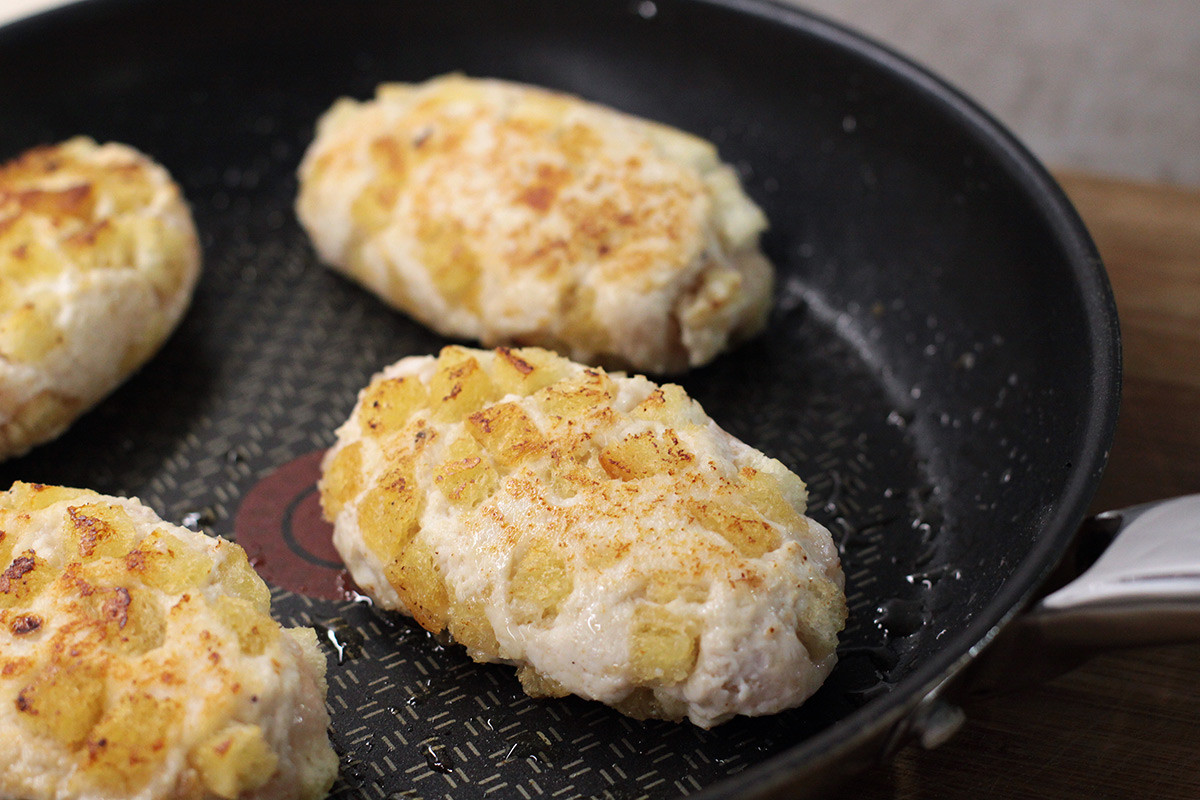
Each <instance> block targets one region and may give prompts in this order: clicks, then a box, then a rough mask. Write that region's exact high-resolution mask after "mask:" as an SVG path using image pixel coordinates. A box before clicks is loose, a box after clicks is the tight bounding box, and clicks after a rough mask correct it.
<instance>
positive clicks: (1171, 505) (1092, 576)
mask: <svg viewBox="0 0 1200 800" xmlns="http://www.w3.org/2000/svg"><path fill="white" fill-rule="evenodd" d="M1081 563H1082V564H1083V565H1086V568H1081V566H1080V565H1081ZM1058 581H1059V585H1058V586H1056V587H1054V588H1053V589H1052V591H1050V592H1049V593H1047V594H1045V595H1044V596H1043V597H1042V598H1041V599H1040V600H1038V601H1036V602H1035V603H1033V604H1032V605H1031V606H1030V607H1029V608H1028V609H1026V610H1025V611H1024V612H1023V613H1020V614H1018V615H1017V616H1016V617H1015V618H1014V619H1013V620H1011V621H1010V622H1009V623H1008V624H1007V625H1004V626H1002V627H1001V628H999V629H998V631H996V632H995V635H994V637H993V638H992V639H991V641H990V642H989V644H988V645H987V647H986V648H985V649H984V652H982V653H981V654H980V658H978V659H976V660H975V661H974V662H973V663H972V664H971V666H970V667H969V668H968V669H967V670H965V673H964V675H963V676H962V677H963V678H964V680H963V681H962V682H961V683H960V684H959V685H958V687H957V691H955V692H953V694H954V695H955V696H956V697H959V698H964V699H965V698H967V697H969V698H980V697H987V696H990V695H996V694H1006V693H1009V692H1012V691H1014V690H1020V689H1023V688H1026V687H1029V686H1032V685H1035V684H1040V683H1044V682H1046V681H1048V680H1050V679H1052V678H1055V677H1057V676H1058V675H1061V674H1062V673H1064V672H1067V671H1069V670H1071V669H1074V668H1075V667H1077V666H1079V665H1080V664H1082V663H1083V662H1084V661H1086V660H1087V659H1089V658H1090V657H1092V656H1094V655H1097V654H1098V653H1102V652H1105V651H1111V650H1118V649H1121V648H1125V647H1141V646H1149V645H1164V644H1179V643H1183V642H1196V641H1200V494H1197V495H1187V496H1184V497H1176V498H1172V499H1170V500H1162V501H1158V502H1154V503H1146V504H1145V505H1140V506H1133V507H1131V508H1125V509H1121V510H1119V511H1108V512H1105V513H1103V514H1099V515H1097V516H1095V517H1093V518H1091V519H1089V520H1088V521H1087V522H1085V523H1084V526H1083V528H1082V530H1081V531H1080V534H1079V537H1078V538H1077V540H1076V543H1075V552H1074V553H1072V554H1069V555H1068V558H1067V559H1066V560H1065V561H1064V563H1063V564H1062V565H1061V567H1060V573H1059V576H1058Z"/></svg>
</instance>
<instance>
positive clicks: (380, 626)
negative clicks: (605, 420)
mask: <svg viewBox="0 0 1200 800" xmlns="http://www.w3.org/2000/svg"><path fill="white" fill-rule="evenodd" d="M454 70H457V71H462V72H465V73H467V74H471V75H477V76H495V77H501V78H508V79H513V80H520V81H526V82H530V83H536V84H540V85H544V86H549V87H552V88H556V89H562V90H566V91H570V92H574V93H577V94H580V95H582V96H584V97H587V98H589V99H592V100H596V101H599V102H602V103H607V104H609V105H612V106H615V107H617V108H621V109H623V110H626V111H629V112H632V113H635V114H641V115H643V116H647V117H650V118H654V119H658V120H662V121H665V122H668V123H671V124H674V125H677V126H679V127H681V128H684V129H686V130H689V131H692V132H695V133H697V134H700V135H702V136H705V137H707V138H710V139H712V140H714V141H715V142H716V143H717V145H718V146H719V148H720V150H721V153H722V155H723V157H724V158H725V159H726V160H728V161H730V162H732V163H734V164H735V165H737V167H738V169H739V170H740V172H741V173H742V176H743V178H744V180H745V184H746V186H747V189H748V191H749V193H750V194H751V195H752V196H753V197H754V198H755V199H756V200H757V201H758V202H759V203H760V204H761V205H762V206H763V208H764V209H765V211H766V213H767V215H768V217H769V218H770V220H771V224H772V227H771V230H770V232H769V233H768V234H767V235H766V237H765V239H764V247H765V250H766V251H767V253H768V255H769V256H770V257H771V258H772V259H773V261H774V262H775V263H776V264H777V266H778V269H779V281H778V287H777V293H776V295H777V296H776V298H775V307H774V313H773V316H772V318H771V322H770V325H769V327H768V330H767V331H766V332H765V333H764V334H763V335H762V336H761V337H759V338H758V339H756V340H755V341H753V342H750V343H748V344H746V345H745V346H743V347H741V348H739V349H738V350H737V351H736V352H734V353H731V354H728V355H726V356H724V357H722V358H720V359H718V360H717V361H716V362H714V363H713V364H711V365H710V366H708V367H705V368H703V369H699V370H696V371H694V372H692V373H690V374H688V375H687V376H685V377H684V378H683V379H682V380H681V381H680V382H681V383H682V384H683V385H684V386H685V388H686V389H687V390H688V391H689V392H690V393H691V394H692V395H693V396H694V397H696V398H697V399H699V400H700V401H701V402H702V403H703V405H704V407H705V409H706V410H707V411H708V412H709V413H710V414H711V415H712V416H713V417H714V418H715V419H716V420H717V421H718V422H719V423H721V424H722V425H723V426H724V427H725V428H726V429H728V430H729V431H730V432H732V433H733V434H734V435H736V436H738V437H740V438H742V439H744V440H745V441H747V442H749V443H750V444H752V445H754V446H756V447H758V448H759V449H761V450H764V451H765V452H767V453H768V454H770V455H772V456H775V457H777V458H779V459H781V460H782V461H784V462H785V463H786V464H787V465H788V466H789V467H791V468H792V469H794V470H795V471H796V472H798V473H799V474H800V475H801V476H803V477H805V478H806V479H807V480H808V482H809V486H810V492H811V497H812V501H811V511H810V513H811V514H812V515H813V516H815V517H816V518H818V519H819V520H820V521H822V522H823V523H825V524H826V525H828V526H829V527H830V528H831V530H832V531H833V532H834V535H835V538H836V539H837V541H838V545H839V547H840V549H841V553H842V557H843V563H844V566H845V570H846V574H847V591H848V596H849V604H850V621H849V623H848V625H847V628H846V631H845V634H844V636H843V642H842V647H841V649H840V653H841V655H840V662H839V666H838V667H837V669H836V670H835V671H834V673H833V675H832V676H831V678H830V679H829V681H828V683H827V684H826V686H825V687H824V688H823V689H822V690H821V691H820V692H818V694H817V695H816V696H814V697H813V698H812V699H811V700H810V701H809V702H808V703H807V704H805V705H804V706H803V707H802V708H800V709H797V710H794V711H791V712H787V713H783V714H779V715H775V716H772V717H765V718H759V719H742V720H736V721H733V722H730V723H728V724H726V725H724V726H721V727H719V728H717V729H714V730H711V731H704V730H700V729H696V728H694V727H691V726H688V725H673V724H668V723H658V722H646V723H643V722H636V721H633V720H630V719H627V718H624V717H622V716H620V715H619V714H616V713H615V712H612V711H610V710H609V709H607V708H604V707H602V706H599V705H596V704H592V703H587V702H584V701H581V700H576V699H571V698H568V699H564V700H556V701H533V700H530V699H529V698H527V697H525V696H524V695H523V694H522V693H521V691H520V689H519V686H518V684H517V682H516V680H515V677H514V675H513V674H512V670H511V669H509V668H506V667H503V666H495V665H490V666H489V665H476V664H473V663H472V662H471V661H470V660H469V659H468V658H467V657H466V656H465V655H464V654H463V653H462V652H461V651H460V650H458V649H456V648H454V647H448V646H446V645H445V644H444V643H442V642H439V641H436V640H434V639H433V638H431V637H429V636H426V635H425V634H424V632H422V631H421V630H420V629H419V628H418V627H416V626H415V624H413V623H411V622H410V621H408V620H406V619H403V618H400V617H393V616H390V615H386V614H382V613H378V612H376V611H375V610H373V609H372V608H371V607H370V606H369V604H367V603H364V602H362V599H361V598H359V597H357V596H356V595H355V594H354V592H353V591H352V588H353V587H348V586H345V585H339V584H338V577H339V572H338V569H339V565H338V563H337V560H336V555H335V554H333V553H332V550H331V549H330V547H329V545H328V542H327V541H325V540H323V539H322V529H321V523H320V522H319V520H317V519H316V512H315V510H314V509H315V500H314V498H313V487H312V483H313V480H314V478H315V463H316V461H315V460H316V458H317V457H319V453H320V451H321V450H322V449H323V448H325V447H327V446H328V445H329V444H330V443H331V441H332V431H333V429H334V428H335V427H336V426H337V425H338V424H339V423H340V422H341V421H342V420H343V419H344V418H345V417H346V416H347V414H348V413H349V410H350V408H351V406H352V404H353V401H354V396H355V392H356V391H357V390H358V388H359V387H361V386H362V385H364V384H365V383H366V381H367V380H368V378H369V377H370V375H371V374H372V373H373V372H374V371H376V370H377V369H379V368H380V367H382V366H383V365H385V364H388V363H391V362H392V361H394V360H396V359H397V358H399V357H401V356H403V355H406V354H412V353H430V352H436V350H437V349H438V348H439V347H440V346H442V345H443V344H445V341H444V340H442V339H440V338H438V337H436V336H434V335H433V334H431V333H430V332H429V331H427V330H425V329H423V328H421V327H420V326H418V325H416V324H415V323H413V322H411V321H410V320H408V319H406V318H404V317H403V316H401V315H399V314H396V313H394V312H392V311H390V310H388V309H387V308H385V307H384V306H383V305H382V304H381V303H380V302H378V301H376V300H375V299H374V298H373V297H371V296H369V295H368V294H366V293H365V292H363V291H362V290H360V289H358V288H357V287H355V286H353V285H351V284H349V283H348V282H345V281H343V280H341V279H340V278H338V277H336V276H334V275H333V274H331V273H330V272H328V271H327V270H325V269H324V268H323V267H321V266H320V265H319V264H318V263H317V261H316V259H315V256H314V254H313V252H312V251H311V249H310V247H309V245H308V243H307V241H306V240H305V238H304V236H303V234H302V232H301V230H300V229H299V227H298V225H297V223H296V220H295V218H294V216H293V214H292V212H291V205H292V201H293V198H294V196H295V192H296V181H295V177H294V171H295V168H296V165H297V163H298V161H299V158H300V155H301V153H302V151H303V149H304V148H305V146H306V145H307V143H308V142H309V141H310V139H311V137H312V134H313V124H314V121H315V120H316V118H317V116H318V115H319V114H320V113H321V112H322V111H323V110H324V109H325V108H326V107H327V106H328V105H329V104H330V103H331V102H332V101H333V100H334V98H336V97H338V96H340V95H351V96H356V97H366V96H369V95H370V94H371V93H372V92H373V89H374V87H375V85H376V84H377V83H378V82H380V81H382V80H420V79H423V78H426V77H430V76H433V75H437V74H441V73H444V72H448V71H454ZM78 133H86V134H88V135H91V136H93V137H95V138H97V139H99V140H108V139H113V140H120V141H124V142H127V143H130V144H132V145H134V146H136V147H138V148H140V149H142V150H143V151H145V152H147V153H149V154H151V155H153V156H154V157H155V158H157V159H158V160H160V161H161V162H162V163H164V164H165V165H166V166H167V168H168V169H170V170H171V172H172V173H173V174H174V175H175V177H176V178H177V179H178V180H179V182H180V183H181V185H182V186H183V189H184V191H185V193H186V195H187V197H188V198H189V200H190V201H191V203H192V205H193V209H194V213H195V216H196V220H197V224H198V226H199V229H200V231H201V235H202V244H203V248H204V255H205V269H206V272H205V275H204V277H203V280H202V282H201V284H200V286H199V289H198V292H197V295H196V298H195V302H194V304H193V307H192V308H191V310H190V312H189V314H188V316H187V317H186V319H185V320H184V322H183V324H182V326H181V328H180V329H179V331H178V332H177V334H176V335H175V336H174V337H173V338H172V339H171V340H170V341H169V342H168V344H167V345H166V346H165V348H164V349H163V350H162V351H161V353H160V354H159V355H158V356H157V357H156V358H155V359H154V360H153V361H152V362H151V363H150V364H149V365H148V366H146V367H145V368H144V369H143V370H142V371H141V372H140V373H139V374H138V375H136V376H135V377H134V378H133V379H131V380H130V381H129V382H128V383H126V384H125V385H124V386H123V387H121V388H120V389H119V390H118V391H117V392H115V393H114V394H113V395H112V396H111V397H110V398H109V399H108V400H106V401H105V402H104V403H103V404H102V405H100V406H99V407H97V408H96V409H95V410H94V411H92V412H91V413H89V414H88V415H87V416H86V417H84V418H83V419H82V420H80V421H79V422H78V423H77V424H76V425H75V426H74V427H73V428H72V429H71V430H70V431H69V432H68V433H67V434H66V435H65V436H63V437H62V438H61V439H60V440H58V441H56V442H54V443H51V444H48V445H45V446H43V447H41V448H39V449H37V450H35V451H34V452H33V453H31V454H30V455H28V456H26V457H24V458H22V459H19V460H15V461H11V462H8V463H5V464H3V465H0V482H2V483H3V484H4V485H7V483H8V482H9V481H11V480H15V479H21V480H29V481H41V482H46V483H61V484H68V485H80V486H87V487H90V488H93V489H96V490H98V491H102V492H107V493H116V494H130V495H137V496H139V497H141V498H142V499H143V500H144V501H145V502H147V503H148V504H150V505H151V506H153V507H154V508H156V509H157V510H158V511H159V513H161V514H162V515H164V516H165V517H166V518H168V519H174V520H176V521H183V522H184V523H185V524H189V525H191V526H193V527H197V528H200V529H203V530H205V531H206V532H209V533H212V534H215V535H222V536H225V537H227V538H231V539H236V540H239V541H241V542H242V543H243V545H244V546H246V548H247V550H248V551H249V552H250V554H251V556H252V557H253V558H254V561H255V563H256V565H257V566H258V567H259V568H260V570H261V571H262V573H263V574H264V576H265V577H266V578H267V579H268V580H269V582H271V583H272V584H273V587H274V589H273V591H274V602H275V606H274V608H275V613H276V615H277V616H278V617H279V618H280V619H281V620H282V621H284V622H286V623H289V624H305V625H313V626H315V627H316V628H317V630H318V631H319V633H320V634H321V639H322V641H323V642H325V644H326V645H327V647H328V656H329V676H330V696H329V706H330V709H331V712H332V716H333V730H332V737H333V740H334V743H335V746H336V747H337V749H338V750H339V752H340V754H341V758H342V769H341V774H340V777H339V779H338V782H337V784H336V785H335V787H334V790H333V795H334V796H336V797H347V798H349V797H355V798H357V797H432V796H447V797H455V798H462V797H484V796H503V797H517V796H523V797H533V796H543V795H546V796H554V797H563V798H566V797H610V798H627V797H642V796H646V797H673V796H678V795H683V794H696V795H698V796H700V797H705V798H720V797H735V796H736V797H749V796H766V795H770V794H783V793H786V794H787V795H788V796H796V795H799V794H802V793H805V792H815V791H816V790H817V788H818V787H820V786H822V785H824V784H825V783H827V782H829V781H832V780H836V779H837V778H839V777H841V776H844V775H846V774H848V773H850V772H852V771H853V769H854V768H855V767H856V765H857V764H858V763H860V762H861V761H863V760H866V759H871V758H876V757H878V755H879V753H880V751H881V748H885V747H886V746H887V743H888V742H889V741H893V740H894V739H895V738H896V737H898V736H901V735H903V734H904V733H905V732H910V731H916V732H918V733H924V734H925V735H926V736H927V737H930V738H936V736H937V733H938V731H939V730H949V729H950V728H952V727H953V726H952V725H941V726H940V727H939V719H941V717H942V716H944V714H943V712H944V711H945V707H942V706H939V705H937V704H935V703H932V702H931V698H934V697H936V696H938V695H939V694H940V693H941V692H942V691H943V689H944V687H946V686H948V685H951V684H953V683H954V682H955V681H956V680H957V679H958V678H959V677H960V676H961V675H962V674H964V672H965V671H966V669H967V667H968V665H970V664H971V663H972V662H973V661H974V660H975V657H976V655H977V654H978V653H979V652H980V650H982V649H983V648H984V646H985V645H986V644H987V643H988V642H989V641H991V640H992V639H993V638H994V637H995V636H996V634H997V631H1000V630H1002V629H1004V628H1005V626H1006V625H1007V623H1008V622H1009V621H1010V620H1011V619H1013V618H1014V617H1015V616H1016V615H1017V614H1018V612H1019V611H1020V610H1021V609H1022V608H1023V607H1024V606H1025V605H1026V604H1027V603H1028V602H1029V601H1030V600H1031V599H1032V598H1034V597H1035V594H1036V593H1037V592H1038V591H1039V589H1040V587H1042V586H1043V584H1044V582H1045V581H1046V580H1047V579H1048V578H1049V576H1050V575H1051V572H1052V570H1053V569H1054V567H1055V565H1056V564H1057V563H1058V562H1059V561H1060V559H1061V557H1062V556H1063V554H1064V553H1066V552H1067V549H1068V547H1069V546H1070V544H1071V543H1072V541H1073V539H1074V536H1075V532H1076V529H1077V527H1078V526H1079V524H1080V522H1081V520H1082V519H1083V516H1084V513H1085V509H1086V507H1087V504H1088V502H1089V500H1090V498H1091V496H1092V493H1093V490H1094V489H1095V487H1096V484H1097V481H1098V478H1099V476H1100V472H1101V469H1102V468H1103V465H1104V461H1105V456H1106V453H1107V448H1108V446H1109V442H1110V439H1111V435H1112V430H1113V426H1114V421H1115V417H1116V410H1117V405H1118V395H1119V373H1120V368H1119V342H1118V329H1117V319H1116V312H1115V308H1114V305H1113V301H1112V297H1111V294H1110V291H1109V287H1108V283H1107V280H1106V277H1105V275H1104V272H1103V269H1102V267H1101V264H1100V261H1099V259H1098V257H1097V254H1096V252H1095V250H1094V248H1093V246H1092V243H1091V241H1090V240H1089V237H1088V235H1087V233H1086V231H1085V230H1084V228H1083V227H1082V225H1081V223H1080V221H1079V219H1078V218H1077V216H1076V214H1075V213H1074V211H1073V210H1072V208H1071V207H1070V205H1069V204H1068V202H1067V201H1066V199H1065V198H1064V196H1063V194H1062V192H1061V191H1060V190H1059V189H1058V187H1057V186H1056V185H1055V184H1054V183H1053V181H1052V180H1051V179H1050V178H1049V177H1048V176H1047V174H1046V172H1045V171H1044V170H1043V169H1042V167H1041V166H1040V165H1039V164H1038V163H1037V162H1036V161H1035V160H1034V159H1033V158H1032V157H1031V156H1030V155H1029V153H1028V152H1026V150H1025V149H1024V148H1023V147H1022V146H1021V145H1020V144H1019V143H1018V142H1016V141H1015V140H1014V139H1013V138H1012V137H1011V136H1010V135H1009V134H1008V133H1006V132H1005V131H1004V130H1003V129H1002V128H1001V127H1000V126H998V125H997V124H996V123H995V122H994V121H993V120H992V119H990V118H989V117H988V116H987V115H986V114H985V113H984V112H982V111H981V110H980V109H978V108H977V107H976V106H975V105H973V104H972V103H971V102H970V101H969V100H967V99H965V98H964V97H963V96H961V95H960V94H958V93H957V92H956V91H954V90H953V89H952V88H950V87H948V86H947V85H945V84H944V83H942V82H941V81H939V80H938V79H937V78H935V77H933V76H931V75H930V74H928V73H927V72H925V71H924V70H922V69H921V68H920V67H918V66H915V65H913V64H912V63H910V62H908V61H906V60H905V59H903V58H901V57H899V56H897V55H896V54H894V53H891V52H889V51H888V50H886V49H884V48H882V47H880V46H878V45H876V44H874V43H872V42H870V41H867V40H865V39H863V38H861V37H859V36H857V35H856V34H854V33H852V32H850V31H847V30H845V29H842V28H840V27H837V26H835V25H832V24H830V23H828V22H825V21H823V20H821V19H819V18H816V17H812V16H809V15H807V14H805V13H802V12H800V11H797V10H793V9H789V8H786V7H783V6H780V5H774V4H771V3H769V2H759V1H757V0H706V1H705V2H684V0H652V1H650V0H642V2H629V1H628V0H586V1H585V0H516V1H515V2H509V3H488V2H482V1H473V0H441V1H440V2H437V3H433V2H415V1H413V2H406V1H404V0H391V1H388V0H356V1H355V2H352V3H346V2H341V3H335V2H332V1H330V2H318V1H317V0H190V2H187V3H176V2H162V1H161V0H121V1H118V0H109V1H101V0H93V1H92V2H84V3H79V4H76V5H73V6H69V7H66V8H63V9H59V10H56V11H53V12H49V13H46V14H43V15H40V16H38V17H35V18H32V19H29V20H25V21H22V22H19V23H16V24H13V25H10V26H8V27H7V28H5V29H3V30H0V157H4V158H7V157H10V156H12V155H15V154H16V153H18V152H20V151H22V150H24V149H25V148H27V147H29V146H31V145H33V144H36V143H41V142H50V141H57V140H61V139H64V138H66V137H68V136H71V135H74V134H78ZM943 722H944V720H943Z"/></svg>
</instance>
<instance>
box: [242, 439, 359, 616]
mask: <svg viewBox="0 0 1200 800" xmlns="http://www.w3.org/2000/svg"><path fill="white" fill-rule="evenodd" d="M324 455H325V451H323V450H318V451H316V452H313V453H308V454H307V455H303V456H301V457H300V458H297V459H296V460H295V461H291V462H289V463H287V464H284V465H283V466H282V467H280V468H279V469H277V470H275V471H274V472H272V473H271V474H270V475H268V476H267V477H266V478H264V479H263V480H261V481H259V483H258V484H256V485H255V486H254V488H253V489H251V490H250V491H249V492H248V493H247V494H246V497H245V498H244V499H243V500H242V504H241V506H239V507H238V510H237V515H236V516H235V517H234V521H233V531H234V535H235V536H236V537H237V541H238V544H240V545H241V546H242V547H243V548H244V549H245V550H246V554H247V555H248V556H249V557H250V563H251V564H253V565H254V568H255V569H256V570H257V571H258V574H259V575H261V576H262V578H263V580H265V581H266V582H267V583H271V584H274V585H276V586H280V587H282V588H284V589H289V590H291V591H293V592H297V593H299V594H304V595H308V596H309V597H322V598H325V599H328V600H345V599H347V597H349V596H351V594H350V590H351V589H352V585H351V581H350V579H349V576H348V575H347V573H346V571H345V568H344V567H343V565H342V559H341V557H340V556H339V555H338V553H337V550H335V549H334V547H333V526H332V525H330V524H329V523H328V522H326V521H325V519H324V517H322V516H321V502H320V499H319V496H318V493H317V480H318V479H319V478H320V477H321V458H322V457H323V456H324Z"/></svg>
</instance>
